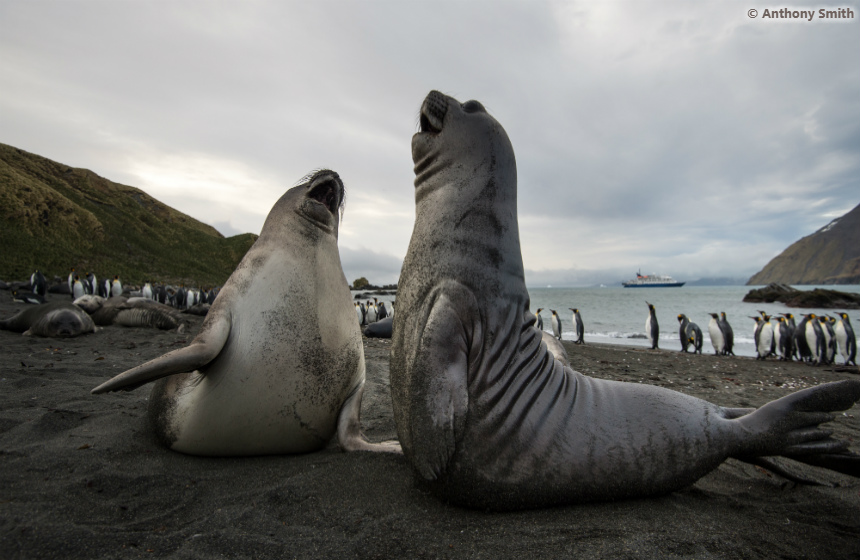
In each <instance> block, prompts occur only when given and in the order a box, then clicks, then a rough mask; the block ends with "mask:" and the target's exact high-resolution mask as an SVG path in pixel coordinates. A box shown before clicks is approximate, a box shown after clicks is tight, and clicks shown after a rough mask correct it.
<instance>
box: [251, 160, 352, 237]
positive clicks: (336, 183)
mask: <svg viewBox="0 0 860 560" xmlns="http://www.w3.org/2000/svg"><path fill="white" fill-rule="evenodd" d="M344 194H345V190H344V187H343V181H341V180H340V176H339V175H338V174H337V173H335V172H334V171H331V170H329V169H321V170H319V171H314V172H313V173H311V174H309V175H307V176H305V177H304V178H302V179H301V180H300V182H299V184H298V185H297V186H295V187H293V188H291V189H290V190H288V191H287V192H285V193H284V195H283V196H281V198H280V199H278V201H277V202H276V203H275V205H274V207H272V210H271V212H269V216H268V217H267V218H266V223H265V224H264V225H263V230H262V232H261V233H260V235H261V237H262V236H263V235H264V234H265V233H266V231H267V230H272V229H275V230H280V229H281V227H284V226H285V225H286V224H285V222H293V220H289V219H286V217H287V216H288V215H290V214H293V215H296V216H298V217H299V218H300V220H299V222H300V223H302V224H303V225H304V226H305V227H304V228H303V230H304V232H305V233H306V234H310V235H316V234H319V233H320V232H322V233H328V234H331V235H333V236H334V237H335V238H337V232H338V223H339V221H340V213H341V212H342V211H343V201H344ZM286 227H290V226H286Z"/></svg>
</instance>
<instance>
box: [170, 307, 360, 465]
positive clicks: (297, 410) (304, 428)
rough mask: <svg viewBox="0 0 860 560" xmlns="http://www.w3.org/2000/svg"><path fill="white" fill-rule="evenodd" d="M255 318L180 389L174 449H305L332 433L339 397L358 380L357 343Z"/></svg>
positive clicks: (310, 326) (304, 327) (317, 445)
mask: <svg viewBox="0 0 860 560" xmlns="http://www.w3.org/2000/svg"><path fill="white" fill-rule="evenodd" d="M259 317H260V320H256V321H255V320H251V321H245V322H244V323H240V324H239V325H238V326H237V327H236V328H235V329H234V331H233V332H231V338H230V340H229V341H228V344H227V345H226V347H225V349H224V351H223V352H222V353H221V354H220V355H219V356H218V357H217V358H216V359H215V360H214V361H213V362H212V363H211V364H210V365H209V366H207V367H206V368H204V371H203V375H200V374H196V375H192V376H189V377H188V379H187V382H186V385H185V387H183V388H182V389H180V390H178V391H177V400H176V407H175V410H174V412H173V416H172V424H173V426H174V429H175V434H176V441H175V442H174V443H173V445H172V446H171V447H172V448H173V449H175V450H177V451H183V452H187V453H193V454H199V455H254V454H282V453H302V452H307V451H313V450H316V449H320V448H322V447H324V446H325V445H326V444H327V443H328V441H329V440H330V439H331V438H332V436H333V435H334V432H335V429H336V425H337V417H338V413H339V411H340V408H341V406H342V404H343V402H344V400H345V399H346V397H347V396H348V394H349V393H350V391H351V390H352V389H353V388H354V387H355V386H356V385H357V384H358V383H360V381H361V379H362V378H363V374H364V369H363V362H364V360H363V347H362V346H361V340H360V339H359V340H356V339H355V337H351V336H337V335H334V336H332V335H331V333H329V335H328V336H325V337H322V336H321V335H320V329H321V328H325V326H324V325H323V326H322V327H320V326H319V325H313V324H307V323H306V324H303V325H297V324H295V321H288V320H286V321H284V322H282V324H280V325H275V326H273V325H272V323H271V317H268V318H267V317H266V316H265V315H260V316H259ZM287 317H291V316H287ZM350 318H352V317H351V316H350ZM321 339H324V340H325V341H326V342H325V343H321Z"/></svg>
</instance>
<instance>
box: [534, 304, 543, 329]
mask: <svg viewBox="0 0 860 560" xmlns="http://www.w3.org/2000/svg"><path fill="white" fill-rule="evenodd" d="M541 311H543V307H538V310H537V311H535V317H536V320H535V328H536V329H537V330H539V331H542V330H543V317H541V316H540V312H541Z"/></svg>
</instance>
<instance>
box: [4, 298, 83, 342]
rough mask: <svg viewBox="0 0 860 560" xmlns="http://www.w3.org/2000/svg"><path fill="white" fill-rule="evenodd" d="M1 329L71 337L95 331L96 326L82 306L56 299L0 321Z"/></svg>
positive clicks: (30, 333)
mask: <svg viewBox="0 0 860 560" xmlns="http://www.w3.org/2000/svg"><path fill="white" fill-rule="evenodd" d="M0 329H4V330H8V331H14V332H19V333H23V334H24V335H25V336H45V337H51V338H71V337H75V336H80V335H82V334H86V333H91V332H95V330H96V326H95V324H94V323H93V320H92V319H90V316H89V315H87V314H86V313H85V312H84V311H83V310H82V309H81V308H80V307H78V306H76V305H73V304H71V303H69V302H67V301H64V302H58V301H55V302H50V303H42V304H40V305H36V306H33V307H28V308H27V309H24V310H23V311H20V312H18V313H16V314H15V315H13V316H12V317H10V318H9V319H6V320H3V321H0Z"/></svg>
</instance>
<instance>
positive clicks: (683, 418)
mask: <svg viewBox="0 0 860 560" xmlns="http://www.w3.org/2000/svg"><path fill="white" fill-rule="evenodd" d="M420 123H421V131H420V132H419V133H417V134H415V136H414V137H413V139H412V156H413V160H414V162H415V175H416V177H415V201H416V218H415V227H414V230H413V233H412V239H411V241H410V244H409V250H408V252H407V255H406V258H405V261H404V263H403V268H402V270H401V274H400V281H399V282H398V297H397V310H398V311H397V315H396V316H395V319H394V334H393V337H392V346H391V369H390V373H391V393H392V402H393V408H394V419H395V422H396V425H397V433H398V436H399V438H400V443H401V444H402V446H403V452H404V454H405V456H406V458H407V459H408V460H409V462H410V463H411V464H412V466H413V467H414V470H415V471H416V473H417V475H418V477H419V480H422V481H426V484H427V486H428V487H429V488H430V489H431V490H432V491H433V492H434V493H436V494H437V495H438V496H440V497H442V498H443V499H446V500H448V501H450V502H453V503H457V504H461V505H466V506H471V507H479V508H487V509H518V508H527V507H542V506H550V505H556V504H564V503H574V502H583V501H589V500H610V499H617V498H626V497H637V496H648V495H656V494H663V493H666V492H670V491H673V490H676V489H679V488H682V487H684V486H686V485H688V484H691V483H692V482H694V481H695V480H696V479H698V478H699V477H701V476H703V475H704V474H706V473H708V472H709V471H711V470H712V469H714V468H716V467H717V466H718V465H719V464H720V463H721V462H723V461H724V460H725V459H726V458H728V457H738V458H745V459H751V458H754V457H758V456H767V455H786V456H792V457H798V458H801V457H800V455H802V454H809V453H811V454H813V455H814V454H817V453H820V454H823V455H824V457H823V458H824V459H827V458H828V457H832V456H833V454H835V455H836V456H837V458H841V459H845V460H847V461H848V462H849V463H853V467H846V469H847V470H851V468H854V469H855V470H856V465H857V456H856V455H853V454H849V453H844V450H845V449H846V447H847V444H846V443H844V442H840V441H835V440H832V439H830V438H829V437H828V436H829V432H826V431H824V430H820V429H818V428H817V425H818V424H820V423H822V422H826V421H829V420H831V419H832V416H831V415H830V414H828V413H827V412H825V411H830V410H843V409H846V408H848V407H850V406H851V405H852V403H854V402H855V401H856V400H858V398H860V381H853V380H852V381H842V382H839V383H831V384H826V385H820V386H818V387H814V388H811V389H807V390H804V391H801V392H798V393H795V394H793V395H790V396H787V397H785V398H782V399H779V400H777V401H774V402H771V403H768V404H767V405H765V406H763V407H762V408H760V409H758V410H753V409H726V408H722V407H719V406H716V405H714V404H711V403H708V402H706V401H703V400H700V399H697V398H694V397H690V396H687V395H684V394H682V393H678V392H675V391H671V390H668V389H663V388H661V387H656V386H651V385H642V384H633V383H621V382H615V381H603V380H597V379H592V378H590V377H587V376H585V375H582V374H580V373H578V372H576V371H573V370H572V369H570V368H567V367H564V366H563V365H562V364H561V363H559V362H558V361H556V360H555V359H554V358H553V357H552V355H551V353H550V352H549V350H548V349H547V347H546V345H545V344H541V338H542V335H541V333H540V332H538V330H537V329H535V328H534V327H533V325H534V322H535V317H534V315H533V314H531V313H529V312H528V311H527V310H528V308H529V295H528V292H527V291H526V286H525V281H524V276H523V264H522V257H521V254H520V242H519V233H518V229H517V228H518V226H517V207H516V201H517V183H516V164H515V160H514V152H513V149H512V147H511V144H510V142H509V140H508V137H507V135H506V134H505V131H504V130H503V129H502V127H501V126H500V125H499V123H498V122H496V120H495V119H493V118H492V117H491V116H490V115H489V114H487V112H486V111H485V110H484V108H483V107H482V106H481V104H480V103H478V102H476V101H469V102H467V103H464V104H460V103H458V102H457V101H456V100H454V99H452V98H450V97H447V96H445V95H443V94H441V93H438V92H431V93H430V95H429V96H428V97H427V99H426V100H425V101H424V103H423V106H422V109H421V117H420ZM353 322H354V321H353ZM828 454H830V455H828ZM817 457H821V455H818V456H817ZM803 459H804V460H805V459H806V457H803ZM834 462H835V461H834Z"/></svg>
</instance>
